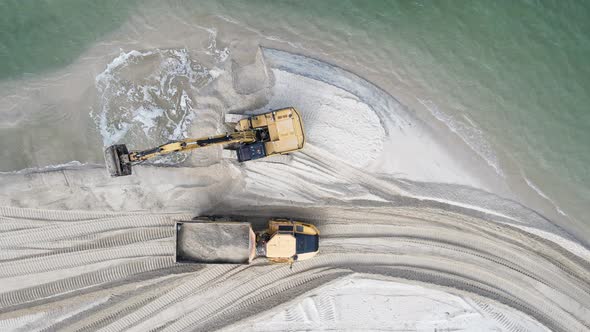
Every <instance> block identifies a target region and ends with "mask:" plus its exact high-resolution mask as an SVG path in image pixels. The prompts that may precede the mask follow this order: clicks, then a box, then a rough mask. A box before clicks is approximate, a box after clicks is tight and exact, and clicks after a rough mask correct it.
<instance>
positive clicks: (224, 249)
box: [176, 221, 256, 264]
mask: <svg viewBox="0 0 590 332" xmlns="http://www.w3.org/2000/svg"><path fill="white" fill-rule="evenodd" d="M255 241H256V239H255V235H254V232H253V231H252V227H251V226H250V223H245V222H213V221H177V222H176V262H179V263H203V264H248V263H250V261H251V260H252V259H254V256H255Z"/></svg>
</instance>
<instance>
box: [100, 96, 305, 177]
mask: <svg viewBox="0 0 590 332" xmlns="http://www.w3.org/2000/svg"><path fill="white" fill-rule="evenodd" d="M304 143H305V136H304V134H303V123H302V121H301V116H300V115H299V113H298V112H297V110H296V109H295V108H293V107H287V108H282V109H278V110H274V111H271V112H268V113H264V114H259V115H253V116H250V117H248V118H244V119H241V120H239V121H238V122H237V123H236V125H235V128H234V131H233V132H229V133H225V134H220V135H215V136H208V137H202V138H187V139H182V140H177V141H171V142H168V143H166V144H163V145H160V146H157V147H155V148H151V149H147V150H134V151H129V149H128V148H127V145H125V144H114V145H111V146H109V147H107V148H106V149H105V153H104V155H105V162H106V166H107V170H108V172H109V174H110V175H111V176H112V177H117V176H126V175H131V173H132V166H133V165H137V164H140V163H142V162H145V161H146V160H149V159H152V158H155V157H158V156H162V155H167V154H170V153H176V152H185V151H189V150H194V149H201V148H205V147H208V146H212V145H225V146H226V147H227V148H229V149H233V150H235V151H236V154H237V159H238V161H239V162H245V161H249V160H255V159H260V158H265V157H269V156H272V155H277V154H286V153H290V152H294V151H297V150H300V149H302V148H303V145H304Z"/></svg>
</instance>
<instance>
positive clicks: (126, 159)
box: [105, 130, 256, 177]
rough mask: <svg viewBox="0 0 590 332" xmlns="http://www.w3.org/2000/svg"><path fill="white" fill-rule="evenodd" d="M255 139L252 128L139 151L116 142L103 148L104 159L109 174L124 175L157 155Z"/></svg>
mask: <svg viewBox="0 0 590 332" xmlns="http://www.w3.org/2000/svg"><path fill="white" fill-rule="evenodd" d="M255 141H256V132H255V131H254V130H247V131H240V132H233V133H227V134H221V135H216V136H208V137H202V138H188V139H184V140H179V141H174V142H169V143H166V144H162V145H160V146H158V147H155V148H152V149H147V150H141V151H128V150H127V146H126V145H125V144H116V145H111V146H109V147H108V148H107V149H106V150H105V160H106V164H107V169H108V170H109V173H110V174H111V176H113V177H116V176H125V175H130V174H131V166H133V165H134V164H137V163H140V162H142V161H145V160H148V159H151V158H154V157H157V156H162V155H167V154H170V153H174V152H183V151H188V150H193V149H199V148H204V147H208V146H211V145H219V144H231V143H252V142H255Z"/></svg>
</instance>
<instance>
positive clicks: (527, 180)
mask: <svg viewBox="0 0 590 332" xmlns="http://www.w3.org/2000/svg"><path fill="white" fill-rule="evenodd" d="M522 178H523V179H524V181H525V182H526V184H527V185H528V186H529V187H530V188H531V189H533V190H534V191H535V192H536V193H537V194H539V196H541V197H543V198H544V199H546V200H547V201H549V202H550V203H551V204H552V205H553V207H555V210H556V211H557V213H559V214H561V215H562V216H564V217H568V215H567V213H565V212H563V210H562V209H560V208H559V206H558V205H557V204H556V203H555V201H554V200H552V199H551V198H549V196H547V195H546V194H545V193H544V192H543V191H541V189H539V187H537V186H536V185H535V184H534V183H533V182H532V181H531V180H529V179H528V178H527V177H526V176H524V174H523V176H522Z"/></svg>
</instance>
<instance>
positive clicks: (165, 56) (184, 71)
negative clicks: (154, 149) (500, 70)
mask: <svg viewBox="0 0 590 332" xmlns="http://www.w3.org/2000/svg"><path fill="white" fill-rule="evenodd" d="M213 46H215V45H213ZM220 54H223V52H221V53H220ZM152 62H156V65H155V66H154V67H153V68H149V72H148V74H147V75H146V77H140V78H136V79H134V80H131V79H128V78H127V77H125V76H124V75H125V69H127V68H129V67H132V66H138V67H140V68H141V66H142V65H144V66H150V65H153V64H152ZM215 75H219V73H218V72H216V73H215ZM212 80H213V76H212V75H209V70H208V69H207V68H205V67H204V66H202V65H200V64H199V63H197V62H195V61H193V60H192V59H191V58H190V55H189V52H188V50H186V49H169V50H153V51H149V52H140V51H130V52H126V53H125V52H122V53H121V54H120V55H119V56H118V57H116V58H115V59H114V60H113V61H112V62H111V63H110V64H108V65H107V68H106V69H105V71H104V72H102V73H101V74H99V75H98V76H97V77H96V86H97V88H98V90H99V94H100V97H101V108H102V109H101V111H100V112H99V113H98V114H91V115H92V116H93V118H94V119H95V122H96V123H97V126H98V128H99V130H100V133H101V135H102V138H103V143H104V145H105V146H108V145H111V144H114V143H116V142H120V141H121V140H123V138H126V139H133V138H135V139H137V140H140V141H142V140H145V139H153V141H154V143H155V142H162V141H166V140H174V139H179V138H183V137H186V135H187V132H188V129H189V127H190V123H191V121H192V120H193V119H194V112H193V104H194V103H193V100H192V98H193V97H192V95H193V93H194V92H195V91H196V90H198V89H199V88H200V87H202V86H203V85H206V84H208V83H209V82H211V81H212ZM137 129H141V131H142V132H143V134H144V137H133V136H134V135H137V134H138V133H137ZM129 135H131V136H132V137H130V138H127V136H129Z"/></svg>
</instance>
